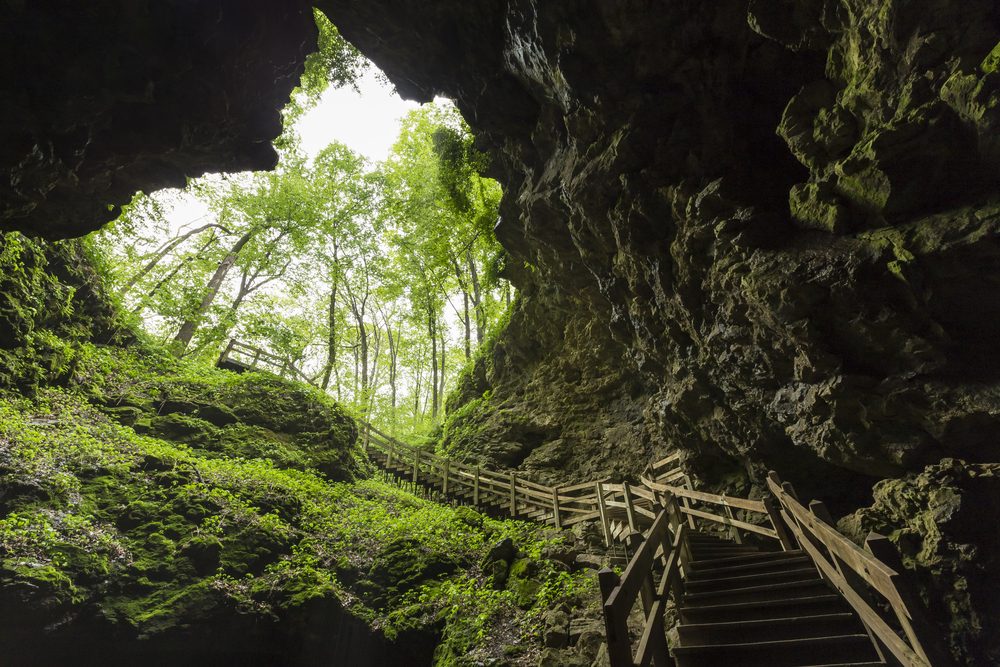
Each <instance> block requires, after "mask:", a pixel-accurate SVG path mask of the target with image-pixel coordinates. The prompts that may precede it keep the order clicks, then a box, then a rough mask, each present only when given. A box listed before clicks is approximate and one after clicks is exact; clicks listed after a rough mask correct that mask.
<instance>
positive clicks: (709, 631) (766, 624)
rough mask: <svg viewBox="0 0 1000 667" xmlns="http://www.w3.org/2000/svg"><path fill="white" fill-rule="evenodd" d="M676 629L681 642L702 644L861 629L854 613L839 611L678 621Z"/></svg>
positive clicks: (835, 632) (683, 644)
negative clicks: (738, 618) (708, 620)
mask: <svg viewBox="0 0 1000 667" xmlns="http://www.w3.org/2000/svg"><path fill="white" fill-rule="evenodd" d="M677 631H678V633H679V636H680V640H681V646H703V645H709V644H710V645H716V644H744V643H753V642H757V641H776V640H784V639H805V638H808V637H827V636H831V635H850V634H857V633H859V632H862V631H863V628H862V627H861V623H860V622H859V621H858V619H857V618H856V617H855V616H854V614H852V613H850V612H839V613H834V614H817V615H815V616H793V617H790V618H767V619H760V620H755V621H729V622H726V623H696V624H689V625H679V626H677Z"/></svg>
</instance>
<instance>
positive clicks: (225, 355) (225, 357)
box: [219, 338, 236, 364]
mask: <svg viewBox="0 0 1000 667" xmlns="http://www.w3.org/2000/svg"><path fill="white" fill-rule="evenodd" d="M234 345H236V339H235V338H230V339H229V345H226V349H225V351H223V353H222V355H221V356H220V357H219V363H220V364H221V363H222V362H224V361H226V360H228V359H229V353H230V352H232V351H233V346H234Z"/></svg>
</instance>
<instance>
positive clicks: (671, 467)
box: [219, 339, 950, 667]
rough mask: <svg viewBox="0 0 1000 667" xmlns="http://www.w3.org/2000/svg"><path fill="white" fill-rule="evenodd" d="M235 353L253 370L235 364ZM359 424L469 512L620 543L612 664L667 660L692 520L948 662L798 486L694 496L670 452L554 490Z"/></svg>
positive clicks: (869, 559)
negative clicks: (796, 572) (657, 568)
mask: <svg viewBox="0 0 1000 667" xmlns="http://www.w3.org/2000/svg"><path fill="white" fill-rule="evenodd" d="M234 355H238V356H239V357H246V358H250V361H249V363H248V362H245V361H241V360H240V359H237V358H234ZM225 361H232V362H233V363H235V364H239V365H241V366H244V367H246V368H251V369H254V370H259V369H260V367H261V365H263V366H266V367H269V368H271V369H274V368H277V369H278V374H285V373H291V374H292V375H293V376H295V377H296V378H301V379H302V380H303V381H305V382H307V383H309V384H312V385H314V386H315V383H314V382H313V381H312V380H311V379H310V378H309V377H308V376H306V375H305V374H304V373H303V372H302V371H300V370H299V369H298V368H296V367H295V365H294V364H292V363H291V362H290V361H288V360H287V359H283V358H281V357H278V356H277V355H274V354H271V353H268V352H266V351H264V350H260V349H258V348H255V347H253V346H251V345H247V344H245V343H241V342H239V341H237V340H235V339H232V340H230V341H229V343H228V345H227V347H226V348H225V350H224V351H223V353H222V355H221V356H220V358H219V363H220V364H221V363H223V362H225ZM272 372H273V371H272ZM360 424H361V427H362V431H363V435H364V443H365V447H366V449H370V450H371V451H373V452H377V453H378V455H379V456H381V457H384V461H381V462H379V465H383V466H384V467H385V469H386V470H387V471H388V472H389V473H390V474H393V475H396V476H397V478H401V479H406V480H408V481H412V483H413V484H414V485H416V484H424V485H425V486H430V487H431V488H435V489H438V488H439V489H440V492H441V493H442V494H443V495H446V496H451V497H456V496H462V497H464V498H466V499H467V498H468V497H469V496H470V495H471V502H472V504H473V505H474V506H476V507H484V506H487V505H488V506H490V507H492V508H494V510H497V511H503V512H506V513H508V514H510V515H511V516H523V517H525V518H529V519H534V520H538V521H542V522H547V523H552V524H553V525H555V526H557V527H561V528H565V527H568V526H570V525H573V524H575V523H579V522H580V521H587V520H597V521H599V522H600V524H601V526H602V529H603V532H604V538H605V542H606V544H607V545H608V546H610V545H611V543H612V541H613V540H615V539H620V540H625V539H626V538H627V539H628V540H629V542H630V543H631V545H632V547H633V549H634V555H633V556H632V559H631V560H630V561H629V564H628V566H627V567H626V569H625V572H624V573H623V575H622V577H621V578H619V577H617V576H616V575H615V574H614V573H613V572H611V571H610V570H607V569H605V570H602V571H601V573H600V583H601V593H602V598H603V600H604V604H603V609H604V615H605V625H606V630H607V633H608V634H607V638H608V649H609V657H610V659H611V664H612V666H613V667H622V666H625V665H628V666H633V665H647V664H650V663H651V664H653V665H655V666H657V667H659V666H660V665H667V664H668V663H669V660H670V658H669V654H668V653H667V648H666V639H665V632H664V627H663V610H664V608H665V605H666V603H667V598H668V597H669V595H670V594H671V592H673V594H674V596H675V598H676V599H677V600H679V596H680V595H681V593H682V592H683V577H684V567H683V564H684V562H686V561H685V558H686V556H685V554H687V553H688V552H689V545H688V544H687V534H688V532H689V531H691V530H693V529H694V528H695V525H696V524H695V521H696V520H702V521H708V522H711V523H714V524H721V525H724V526H727V527H729V529H730V530H731V531H732V533H733V537H734V539H735V540H736V541H740V535H739V531H741V530H742V531H745V532H749V533H754V534H757V535H761V536H763V537H766V538H769V539H774V540H777V541H778V542H779V543H780V544H781V546H782V548H783V549H785V550H790V549H793V548H795V547H796V546H798V547H799V548H801V549H802V550H803V551H804V552H805V553H806V554H807V555H808V556H809V557H810V558H811V559H812V561H813V563H814V564H815V565H816V567H817V569H818V570H819V571H820V573H821V574H822V576H823V577H824V578H825V579H826V580H827V581H828V582H829V583H830V584H831V585H832V586H833V587H835V588H836V589H837V590H838V591H839V592H840V593H841V595H842V596H843V597H844V599H845V600H846V601H847V602H848V603H849V604H850V605H851V606H852V607H853V608H854V610H855V611H856V612H857V614H858V616H859V617H860V619H861V620H862V622H863V623H864V625H865V627H866V628H867V629H868V631H869V634H870V635H871V636H872V637H873V638H875V639H876V640H877V641H878V643H879V644H880V645H881V646H882V647H884V648H885V650H886V651H888V652H889V653H891V654H892V655H893V656H894V657H895V659H896V660H898V661H899V662H900V663H901V664H903V665H905V666H907V667H930V666H932V665H933V666H934V667H938V666H939V665H941V666H947V665H949V664H950V663H949V661H948V656H947V653H946V652H945V651H944V650H943V649H942V647H940V646H938V644H937V642H936V641H935V634H934V632H933V631H932V630H930V627H931V626H930V624H929V623H927V621H926V619H925V618H924V617H923V614H922V609H921V607H920V605H919V603H918V602H916V600H917V598H916V596H915V595H914V594H913V593H912V591H911V590H909V588H908V587H907V585H906V582H905V581H904V579H903V575H902V573H901V570H902V567H901V566H900V565H899V564H898V562H895V561H893V557H894V556H895V558H896V559H898V554H895V550H894V549H893V548H892V546H891V544H889V543H888V541H887V540H886V539H885V538H883V537H882V536H878V535H874V534H872V535H870V536H869V539H868V541H867V542H866V546H867V550H865V549H862V548H860V547H858V546H857V545H856V544H854V543H853V542H851V541H850V540H849V539H847V538H846V537H845V536H844V535H842V534H841V533H840V532H838V531H837V529H836V527H835V526H834V525H833V524H832V521H831V520H830V519H829V516H828V513H826V512H825V508H824V507H822V505H821V504H819V503H812V504H811V505H810V507H809V508H808V509H807V508H806V507H805V506H803V505H802V503H800V502H799V500H798V498H797V497H796V496H795V493H794V489H792V488H791V486H790V485H789V484H787V483H784V484H783V483H782V482H781V480H780V478H779V477H778V475H777V474H776V473H773V472H772V473H770V474H769V475H768V479H767V485H768V488H769V490H770V492H771V494H772V495H770V496H768V497H766V498H765V499H764V500H752V499H749V498H738V497H730V496H727V495H724V494H713V493H707V492H704V491H698V490H696V489H694V488H692V486H691V481H690V479H689V478H688V476H687V474H686V473H685V472H684V470H683V469H682V468H681V467H680V458H681V456H680V453H679V452H675V453H673V454H671V455H669V456H667V457H665V458H662V459H660V460H658V461H656V462H654V463H652V464H650V465H649V466H647V468H646V472H645V473H643V474H642V475H641V476H640V479H639V482H640V483H639V484H629V483H625V482H621V483H610V482H608V481H607V480H594V481H589V482H582V483H574V484H571V485H566V486H563V485H559V486H556V487H552V486H547V485H545V484H540V483H538V482H535V481H532V480H528V479H524V478H523V477H521V476H519V475H518V474H517V473H515V472H513V471H505V472H499V471H494V470H489V469H484V468H482V467H481V466H479V465H473V464H468V463H464V462H461V461H454V460H451V459H449V458H447V457H442V456H438V455H436V454H434V453H433V452H429V451H426V450H424V449H421V448H419V447H415V446H413V445H409V444H406V443H404V442H401V441H399V440H397V439H396V438H394V437H392V436H390V435H388V434H386V433H384V432H383V431H381V430H379V429H378V428H376V427H375V426H373V425H372V424H369V423H367V422H364V421H360ZM373 460H376V459H373ZM680 484H683V486H682V485H680ZM692 503H706V504H708V505H713V506H717V507H721V508H722V512H723V513H722V514H717V513H715V512H710V511H706V510H705V509H698V508H696V507H692ZM734 509H735V510H741V511H743V512H747V513H750V514H752V515H757V516H759V517H760V518H761V519H762V520H763V521H764V525H760V524H756V523H751V522H750V521H744V520H742V519H737V518H736V516H735V515H734V512H733V510H734ZM747 518H750V517H747ZM768 524H769V525H768ZM657 558H659V559H660V561H661V563H662V565H663V570H662V572H663V573H662V575H660V579H659V581H658V582H654V581H653V579H654V567H653V566H654V562H655V561H656V560H657ZM887 561H888V562H887ZM654 584H655V585H654ZM871 591H874V592H875V593H877V594H878V595H879V596H880V597H881V599H883V600H885V602H886V604H887V605H888V607H889V608H891V609H892V611H893V613H894V615H895V622H896V625H897V626H898V629H899V632H897V628H894V627H893V625H892V624H890V622H889V621H887V620H886V618H883V615H882V613H881V612H880V610H879V609H877V608H876V607H875V606H873V605H872V604H871V603H870V602H869V597H870V592H871ZM639 598H642V602H643V610H644V613H645V623H644V625H643V631H642V634H641V636H640V638H639V643H638V650H637V652H636V653H634V654H633V652H632V645H631V641H630V639H629V636H628V627H627V624H626V621H627V617H628V614H629V613H631V610H632V608H633V606H634V605H635V603H636V600H638V599H639ZM890 620H891V619H890Z"/></svg>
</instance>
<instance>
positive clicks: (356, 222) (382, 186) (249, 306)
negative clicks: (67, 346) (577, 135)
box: [87, 10, 513, 435]
mask: <svg viewBox="0 0 1000 667" xmlns="http://www.w3.org/2000/svg"><path fill="white" fill-rule="evenodd" d="M315 16H316V23H317V28H318V32H319V38H318V49H317V51H315V52H314V53H313V54H311V55H309V56H308V57H307V58H306V60H305V69H304V73H303V75H302V79H301V82H300V85H299V87H298V88H296V89H295V90H294V91H293V93H292V95H291V98H290V101H289V102H288V104H287V106H286V107H285V109H284V110H283V112H282V118H283V130H282V133H281V134H280V135H279V136H278V137H277V138H276V139H275V140H274V141H273V147H274V150H275V152H276V153H277V156H278V158H277V163H276V165H275V166H274V168H273V169H272V170H270V171H250V172H246V171H244V172H236V173H210V174H206V175H204V176H202V177H199V178H195V179H189V180H188V181H187V184H186V186H185V187H184V188H183V189H179V188H175V189H164V190H158V191H154V192H151V193H144V192H141V191H140V192H138V193H137V194H136V195H135V197H134V198H133V199H132V201H131V203H129V204H128V205H126V206H125V207H123V211H122V214H121V215H120V216H119V217H118V218H117V219H116V220H114V221H113V222H112V223H110V224H108V225H106V226H105V227H104V228H102V229H100V230H98V231H96V232H94V233H92V234H91V235H90V236H89V237H87V243H88V245H89V247H90V249H91V251H92V253H93V254H94V255H95V258H96V259H97V263H98V265H99V266H101V267H103V273H105V274H106V275H105V277H106V279H107V283H108V287H109V289H110V290H111V292H112V293H113V294H115V295H116V296H117V298H118V299H119V300H120V302H121V304H122V306H123V307H124V309H125V310H126V311H127V312H129V313H130V314H131V316H132V319H133V321H134V324H135V325H136V326H137V327H138V328H139V329H140V330H142V331H144V332H145V333H146V334H148V335H149V336H150V338H151V339H152V341H153V342H155V344H157V345H160V346H162V347H163V348H164V349H166V350H169V351H170V352H171V353H172V354H174V355H175V356H180V357H185V358H187V359H189V360H191V361H193V362H194V363H195V364H198V363H214V361H215V360H216V359H217V358H219V354H220V351H221V350H223V349H224V348H225V347H226V345H227V344H228V341H231V340H237V341H239V342H241V343H244V344H248V345H250V346H253V347H256V348H259V349H262V350H266V351H268V352H269V353H272V354H275V355H277V356H279V357H282V358H285V359H288V360H289V361H290V362H291V364H292V365H294V366H295V367H296V368H297V369H299V370H300V371H302V373H304V374H305V375H306V376H307V377H308V378H309V380H310V381H311V382H312V383H314V384H315V385H317V386H320V387H322V388H323V389H324V390H325V391H327V392H328V393H329V394H330V395H332V396H333V397H335V398H336V399H337V400H338V401H340V402H341V403H342V404H343V405H345V406H347V407H348V408H349V409H350V410H351V411H352V412H353V413H355V414H356V415H357V416H359V417H361V418H363V419H365V420H367V421H372V422H374V423H375V424H377V425H379V426H381V427H382V428H385V429H387V430H389V431H390V432H393V433H400V434H403V435H409V434H412V433H424V432H427V431H429V430H431V429H433V428H434V427H436V426H437V425H438V424H440V422H441V420H442V418H443V416H444V397H445V395H447V393H448V392H449V391H450V390H451V389H452V388H454V387H455V386H456V384H457V383H458V382H459V381H460V379H461V378H462V377H464V376H465V375H468V374H469V372H470V369H471V366H472V365H473V364H474V363H475V361H474V360H475V357H476V352H477V350H478V348H479V347H480V345H483V344H484V343H485V342H486V340H487V338H488V337H490V336H491V335H493V333H494V332H495V331H496V330H497V329H498V327H499V323H500V322H501V321H502V320H503V319H504V316H505V313H506V312H507V310H508V309H509V308H510V306H511V303H512V300H513V295H512V292H513V287H512V286H511V284H510V283H509V282H508V281H507V280H506V279H504V278H503V277H502V270H503V265H504V261H505V254H504V252H503V249H502V248H501V247H500V245H499V243H498V242H497V240H496V238H495V236H494V233H493V229H494V226H495V223H496V221H497V219H498V217H499V205H500V199H501V197H502V191H501V188H500V186H499V184H498V183H497V182H496V181H493V180H491V179H489V178H486V177H485V176H483V174H485V173H486V171H487V170H488V168H489V158H488V156H487V155H485V154H484V153H482V152H480V151H479V149H477V148H476V147H475V137H474V136H473V134H472V131H471V130H470V128H469V126H468V125H467V124H466V122H465V120H464V119H463V118H462V116H461V114H460V113H459V112H458V110H457V109H456V107H455V105H454V104H452V103H451V101H450V100H447V99H444V98H436V99H435V100H433V101H432V102H428V103H424V104H418V103H416V102H411V101H404V100H403V99H401V98H400V96H399V95H398V94H397V93H396V91H395V89H394V88H393V87H392V84H390V83H389V82H388V80H387V78H386V77H385V75H384V74H382V73H381V72H380V71H379V70H378V69H377V67H376V66H375V65H374V64H373V63H371V62H370V61H368V60H366V59H365V58H364V56H362V55H361V54H360V53H359V52H358V51H357V50H356V49H354V47H353V46H351V45H350V44H349V43H347V42H346V41H345V40H344V39H343V38H342V37H340V35H339V33H338V32H337V30H336V28H335V27H334V26H333V24H332V23H330V21H329V20H327V19H326V17H325V15H323V14H322V13H321V12H319V11H318V10H316V12H315Z"/></svg>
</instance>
